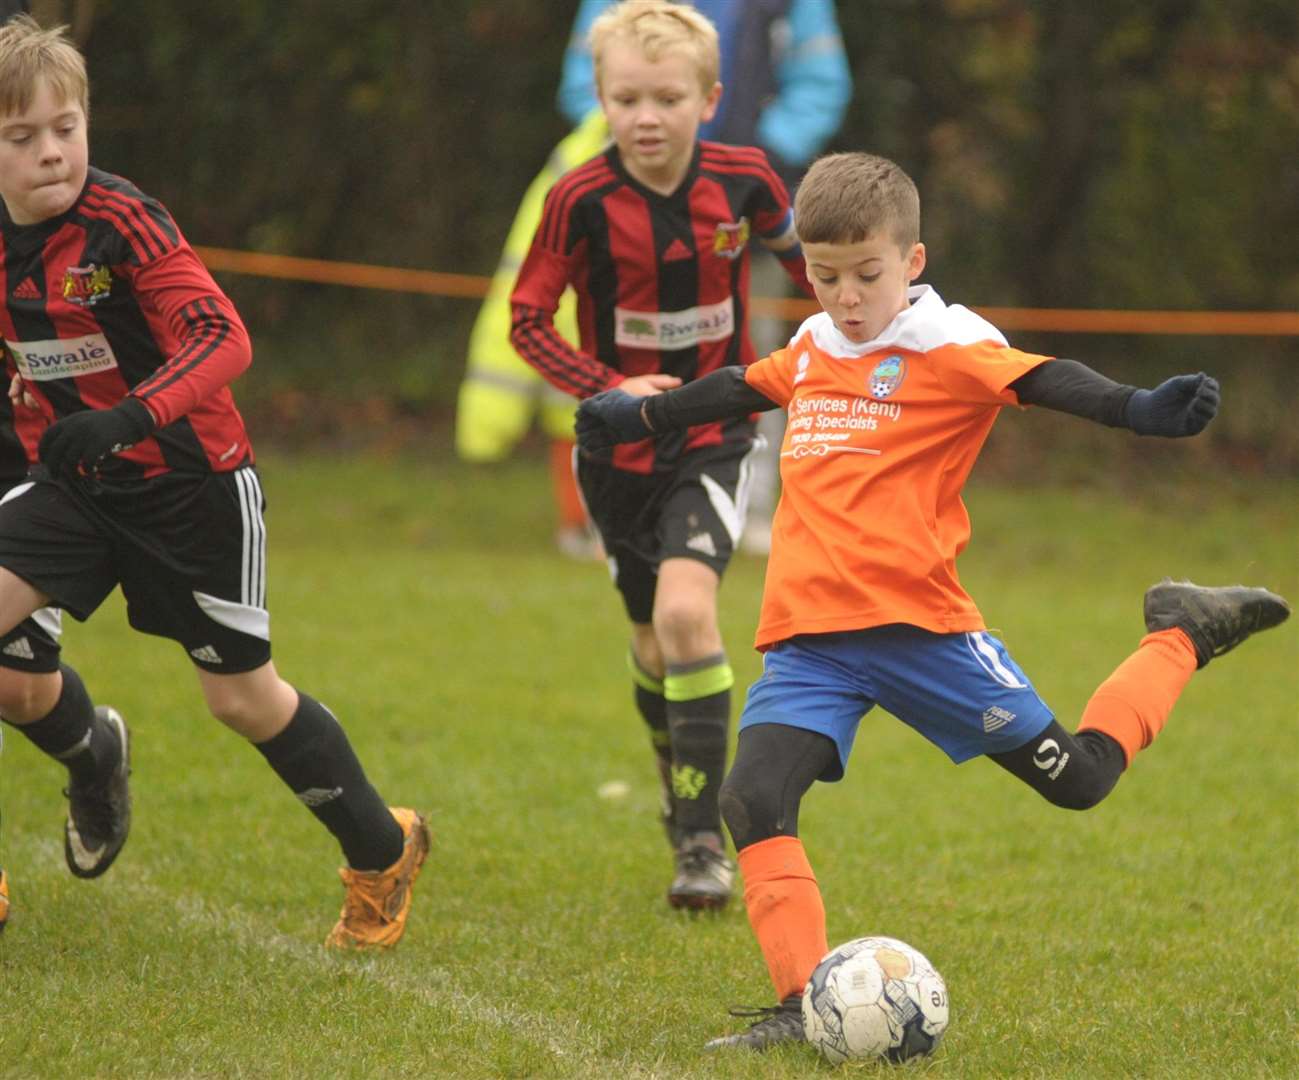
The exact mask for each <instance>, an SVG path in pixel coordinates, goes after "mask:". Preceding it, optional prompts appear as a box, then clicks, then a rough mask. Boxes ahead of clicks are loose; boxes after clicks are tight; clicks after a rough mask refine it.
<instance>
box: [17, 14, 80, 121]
mask: <svg viewBox="0 0 1299 1080" xmlns="http://www.w3.org/2000/svg"><path fill="white" fill-rule="evenodd" d="M66 29H67V27H66V26H56V27H54V28H53V29H52V30H43V29H41V25H40V23H38V22H37V21H36V20H35V19H33V18H32V17H31V16H30V15H15V16H14V17H13V18H12V19H10V20H9V21H8V22H7V23H5V24H4V25H3V26H0V116H12V115H14V114H16V113H21V112H25V111H26V110H27V108H28V107H29V106H30V105H31V103H32V99H33V98H34V97H35V96H36V87H37V84H38V83H39V81H40V80H41V79H46V80H48V81H49V84H50V88H51V89H52V90H53V91H54V94H55V96H56V97H58V98H60V99H61V100H63V101H68V102H75V103H76V104H78V105H80V106H81V111H82V112H83V113H85V114H86V115H87V116H89V115H90V83H89V80H88V79H87V78H86V61H85V59H84V58H83V57H82V55H81V52H80V50H79V49H78V48H77V47H76V46H75V45H74V44H73V43H72V41H71V40H70V39H68V38H67V37H65V36H64V33H63V32H64V31H65V30H66Z"/></svg>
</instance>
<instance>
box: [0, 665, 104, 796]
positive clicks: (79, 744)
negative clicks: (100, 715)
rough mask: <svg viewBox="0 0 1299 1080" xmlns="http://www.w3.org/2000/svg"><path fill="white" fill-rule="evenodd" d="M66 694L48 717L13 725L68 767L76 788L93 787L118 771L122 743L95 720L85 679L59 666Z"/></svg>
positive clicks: (60, 695)
mask: <svg viewBox="0 0 1299 1080" xmlns="http://www.w3.org/2000/svg"><path fill="white" fill-rule="evenodd" d="M59 672H60V673H61V674H62V675H63V690H62V692H61V693H60V694H59V700H58V701H56V702H55V703H54V708H52V709H51V710H50V711H49V712H48V713H46V714H45V715H44V716H43V717H41V718H40V719H39V720H37V721H35V722H34V723H31V724H12V725H10V726H11V727H14V728H17V729H18V730H19V731H21V732H22V733H23V734H24V735H26V736H27V738H29V739H30V740H31V741H32V742H33V743H35V744H36V746H37V747H39V748H40V749H41V750H43V751H44V752H45V753H47V754H49V755H50V757H52V758H57V759H58V760H59V761H61V762H63V764H64V765H66V766H67V767H68V776H69V778H70V779H71V780H72V782H73V783H74V784H77V785H84V784H93V783H94V782H95V780H96V779H97V778H99V777H101V776H107V775H108V774H109V773H110V772H111V771H112V770H113V769H115V768H117V764H118V761H119V760H120V758H121V752H122V750H121V743H119V742H118V741H117V739H115V738H113V737H112V736H111V735H110V734H109V732H108V731H107V730H106V728H105V727H104V726H103V725H102V724H100V723H98V722H97V721H96V719H95V705H94V702H92V701H91V700H90V695H89V694H88V693H87V692H86V684H85V683H83V682H82V681H81V676H80V675H78V674H77V673H76V671H75V670H73V669H72V668H70V667H68V666H67V665H66V664H60V665H59Z"/></svg>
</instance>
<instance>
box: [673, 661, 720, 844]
mask: <svg viewBox="0 0 1299 1080" xmlns="http://www.w3.org/2000/svg"><path fill="white" fill-rule="evenodd" d="M734 682H735V677H734V675H732V673H731V666H730V665H729V664H728V663H727V662H726V655H725V654H724V653H718V654H717V655H716V656H710V657H707V658H705V659H703V660H697V661H695V662H694V663H691V664H669V665H668V672H667V676H666V678H665V679H664V680H663V689H664V694H665V696H666V697H667V715H668V730H669V732H670V733H671V738H672V802H673V809H674V813H675V817H676V823H677V828H678V829H679V830H680V831H681V832H682V833H690V832H701V831H707V832H720V831H721V828H722V816H721V812H720V811H719V810H718V807H717V793H718V791H719V790H720V788H721V786H722V778H723V775H724V774H725V772H726V738H727V732H728V731H729V729H730V722H731V686H732V685H733V684H734Z"/></svg>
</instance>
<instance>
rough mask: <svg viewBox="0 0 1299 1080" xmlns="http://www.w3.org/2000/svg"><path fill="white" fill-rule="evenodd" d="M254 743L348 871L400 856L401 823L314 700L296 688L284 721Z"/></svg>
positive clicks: (327, 713) (340, 731)
mask: <svg viewBox="0 0 1299 1080" xmlns="http://www.w3.org/2000/svg"><path fill="white" fill-rule="evenodd" d="M254 745H255V746H256V747H257V749H258V750H259V751H260V752H261V754H262V756H263V757H264V758H266V760H267V762H268V763H269V764H270V766H271V768H272V769H274V770H275V773H276V775H277V776H279V778H280V779H281V780H283V781H284V782H285V783H286V784H288V785H289V788H290V789H291V790H292V791H293V793H294V794H295V795H296V796H297V797H298V799H299V800H300V801H301V802H302V803H303V804H304V805H305V806H306V807H307V809H308V810H310V811H311V812H312V813H313V814H315V815H316V817H317V819H319V821H320V823H321V824H322V825H324V826H325V828H326V829H328V830H329V831H330V832H331V833H332V834H333V835H334V837H335V839H337V840H338V843H339V846H340V847H342V849H343V856H344V857H345V858H346V859H347V863H348V865H349V866H351V867H352V869H353V870H384V869H386V868H387V867H389V866H391V865H392V864H393V863H395V862H396V861H397V860H398V859H399V858H400V857H401V852H402V845H403V842H404V838H403V836H402V831H401V826H400V825H398V824H397V821H396V819H395V818H394V817H393V816H392V811H390V810H389V809H388V806H387V804H386V803H384V801H383V799H381V798H380V797H379V793H378V792H377V791H375V790H374V788H373V787H372V786H371V784H370V781H369V780H367V779H366V776H365V771H364V770H363V769H362V768H361V763H360V762H359V761H358V760H357V757H356V754H355V752H354V751H353V750H352V745H351V743H349V742H348V740H347V734H346V732H344V731H343V727H342V725H341V724H339V722H338V720H337V719H335V717H334V714H333V713H331V712H330V711H329V710H328V709H327V708H325V706H323V705H321V704H320V702H318V701H316V700H314V699H313V698H311V697H308V696H307V695H306V694H304V693H302V691H300V690H299V691H298V708H297V711H296V712H295V713H294V714H293V717H292V719H290V720H289V723H288V726H287V727H285V729H284V730H283V731H281V732H280V733H279V734H278V735H275V736H273V737H272V738H270V739H267V740H266V741H265V742H263V743H255V744H254Z"/></svg>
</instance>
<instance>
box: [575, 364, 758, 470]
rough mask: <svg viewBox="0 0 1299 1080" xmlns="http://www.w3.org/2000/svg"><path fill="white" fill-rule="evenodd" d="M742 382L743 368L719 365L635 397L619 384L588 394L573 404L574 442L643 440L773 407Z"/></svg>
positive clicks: (592, 446) (599, 445)
mask: <svg viewBox="0 0 1299 1080" xmlns="http://www.w3.org/2000/svg"><path fill="white" fill-rule="evenodd" d="M777 407H778V406H777V404H776V402H774V401H772V400H771V399H770V398H768V397H766V396H765V395H764V394H760V393H758V391H756V390H755V389H753V387H751V386H750V385H749V384H748V383H747V382H745V381H744V369H743V368H739V367H724V368H720V369H718V370H717V371H714V372H711V373H709V374H708V375H705V376H704V377H703V378H702V379H696V380H695V381H694V382H690V383H687V384H686V385H685V386H682V387H680V388H678V389H676V390H668V391H666V392H665V393H661V394H653V395H651V396H649V397H636V396H635V395H633V394H629V393H628V392H627V391H626V390H623V389H622V388H621V387H615V388H614V389H612V390H606V391H604V392H603V393H600V394H596V395H595V396H594V397H589V398H587V399H586V400H585V401H583V402H582V404H581V405H579V406H578V409H577V423H576V425H575V426H576V429H577V441H578V445H580V446H581V447H582V449H583V450H604V449H607V448H608V447H610V446H614V445H616V444H617V443H625V442H636V441H637V440H639V439H647V438H649V437H650V436H651V435H654V434H657V433H658V432H661V431H671V430H675V429H678V428H687V427H692V426H693V425H695V424H707V423H710V422H711V421H714V420H730V419H737V418H739V417H742V416H748V415H749V414H750V413H755V412H766V411H767V410H768V409H775V408H777Z"/></svg>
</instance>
